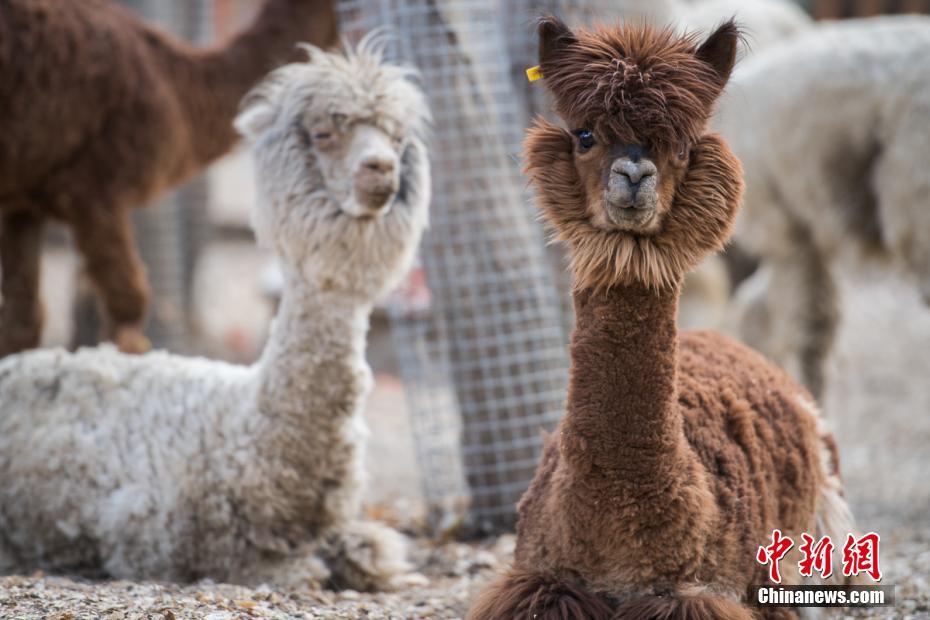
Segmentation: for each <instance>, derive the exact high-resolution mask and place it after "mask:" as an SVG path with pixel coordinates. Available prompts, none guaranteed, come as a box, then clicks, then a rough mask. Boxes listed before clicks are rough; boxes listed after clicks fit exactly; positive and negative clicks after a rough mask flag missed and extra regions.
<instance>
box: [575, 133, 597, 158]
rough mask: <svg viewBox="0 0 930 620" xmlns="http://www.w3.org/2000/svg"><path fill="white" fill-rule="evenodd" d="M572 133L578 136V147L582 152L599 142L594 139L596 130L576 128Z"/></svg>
mask: <svg viewBox="0 0 930 620" xmlns="http://www.w3.org/2000/svg"><path fill="white" fill-rule="evenodd" d="M572 133H574V134H575V137H576V138H578V148H579V150H581V152H582V153H583V152H585V151H587V150H588V149H590V148H591V147H592V146H594V145H595V144H597V140H595V139H594V132H592V131H591V130H590V129H576V130H575V131H573V132H572Z"/></svg>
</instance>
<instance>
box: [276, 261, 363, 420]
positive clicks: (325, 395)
mask: <svg viewBox="0 0 930 620" xmlns="http://www.w3.org/2000/svg"><path fill="white" fill-rule="evenodd" d="M286 280H287V282H286V286H285V289H284V294H283V296H282V298H281V304H280V306H279V308H278V313H277V315H276V317H275V320H274V323H273V325H272V328H271V335H270V337H269V340H268V344H267V346H266V347H265V351H264V353H263V354H262V359H261V362H260V370H259V372H260V389H259V403H260V406H261V409H262V411H263V412H264V413H266V414H268V415H271V416H273V417H283V418H285V419H287V420H290V421H294V422H299V423H300V425H301V426H310V423H308V422H307V420H306V418H307V416H308V414H314V413H317V412H316V411H314V409H318V408H320V407H324V408H326V409H327V411H325V412H323V415H325V417H326V418H327V419H332V418H340V419H344V418H345V417H346V416H349V415H351V414H353V413H354V412H355V411H356V407H357V406H358V405H359V404H360V401H361V399H362V398H363V397H364V395H365V393H366V392H367V389H368V384H367V365H366V362H365V340H366V335H367V333H368V322H369V315H370V314H371V308H372V303H371V302H370V301H368V300H366V299H362V298H360V297H357V296H353V295H350V294H346V293H343V292H333V291H320V290H318V289H315V288H312V287H309V286H308V285H307V284H306V283H305V282H304V281H303V280H301V279H300V278H299V276H295V275H289V276H287V277H286ZM316 430H319V429H316Z"/></svg>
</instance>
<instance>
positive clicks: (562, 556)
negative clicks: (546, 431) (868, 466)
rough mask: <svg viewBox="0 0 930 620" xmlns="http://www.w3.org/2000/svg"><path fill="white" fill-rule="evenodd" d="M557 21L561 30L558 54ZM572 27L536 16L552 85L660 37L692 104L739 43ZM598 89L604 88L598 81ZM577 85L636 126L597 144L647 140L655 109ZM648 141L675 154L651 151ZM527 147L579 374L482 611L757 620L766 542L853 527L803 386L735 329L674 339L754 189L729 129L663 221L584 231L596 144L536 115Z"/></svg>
mask: <svg viewBox="0 0 930 620" xmlns="http://www.w3.org/2000/svg"><path fill="white" fill-rule="evenodd" d="M547 29H548V30H550V31H551V30H555V31H556V32H559V33H560V34H558V35H557V36H556V37H555V50H556V51H555V52H553V45H552V42H553V37H552V36H551V34H552V33H551V32H550V33H549V34H548V35H547V32H546V31H547ZM566 32H567V30H566V29H564V26H561V25H560V24H555V25H553V24H552V23H551V21H549V22H545V23H544V25H543V33H542V34H543V44H542V47H543V49H542V52H541V57H542V58H543V59H544V64H543V72H544V75H545V76H546V79H547V80H548V79H549V76H550V75H552V71H553V70H555V68H557V67H559V66H560V62H559V58H560V57H561V56H560V55H561V54H564V55H565V56H566V57H567V58H568V59H569V60H568V62H569V63H571V64H573V65H574V66H575V67H576V70H579V71H580V70H582V69H583V68H585V67H588V66H589V65H590V64H592V63H585V62H584V58H585V54H588V55H590V56H591V57H592V58H593V59H594V60H596V61H597V62H600V64H599V65H598V64H597V63H594V64H595V65H596V66H601V71H603V72H608V71H610V66H611V63H609V62H601V61H602V60H603V59H602V54H601V52H600V50H602V49H603V48H604V47H605V46H608V45H609V46H610V49H611V50H614V52H613V53H615V54H616V55H617V56H618V58H617V59H616V60H617V63H619V64H621V65H624V66H626V65H634V66H637V67H638V66H639V63H640V62H641V61H640V60H639V59H638V57H636V56H634V57H630V56H627V55H625V54H627V53H628V52H627V50H631V49H637V48H636V47H635V45H636V44H640V43H639V42H642V41H658V42H660V43H661V45H660V46H657V45H658V44H656V45H653V46H652V47H650V48H649V49H651V50H655V51H654V54H653V55H649V56H648V58H649V61H648V63H649V64H650V66H662V67H664V73H663V74H662V77H661V81H660V82H651V87H652V88H654V89H655V90H656V92H668V93H671V92H675V93H677V95H676V96H677V97H678V98H679V99H682V100H689V98H688V96H687V95H686V94H685V93H684V92H679V91H685V90H687V89H690V88H694V76H695V75H705V72H703V71H698V70H696V69H694V62H695V61H694V59H695V58H696V59H699V60H700V62H706V63H707V64H708V66H709V67H711V69H712V70H713V71H714V72H715V74H716V75H718V76H722V77H721V79H723V81H725V79H726V76H728V75H729V72H730V69H731V68H732V63H733V51H734V49H735V44H736V38H737V37H736V28H735V26H733V25H732V24H725V25H724V26H723V27H721V29H719V30H718V31H717V32H716V33H714V34H712V35H711V37H710V38H709V40H708V43H706V44H705V45H704V46H701V47H700V48H697V49H695V48H694V47H693V45H692V43H691V42H690V40H684V41H678V42H676V41H673V40H671V39H670V38H669V35H668V34H666V33H664V32H658V33H657V32H653V31H650V30H648V29H647V30H645V31H638V30H635V29H630V28H621V29H617V30H613V31H609V30H601V31H597V33H596V34H594V35H582V36H579V37H577V38H575V37H574V35H573V34H572V33H567V34H566ZM547 37H548V39H547ZM597 38H601V39H603V40H604V42H603V43H601V44H598V43H597V41H596V40H595V39H597ZM566 41H569V42H568V43H566ZM571 41H576V42H575V43H572V42H571ZM628 41H630V42H631V43H628ZM576 46H577V47H576ZM728 46H731V47H728ZM708 49H711V50H714V51H713V53H709V52H707V50H708ZM689 50H690V51H689ZM551 54H555V55H554V56H553V55H551ZM663 54H667V56H668V57H667V58H666V57H663V56H662V55H663ZM682 54H685V55H690V56H691V60H688V61H685V60H684V59H682V56H681V55H682ZM656 55H657V56H656ZM701 59H703V60H701ZM617 63H614V64H617ZM547 66H548V67H549V69H548V70H547V69H546V67H547ZM678 69H681V71H678ZM634 72H635V71H634ZM566 79H568V78H566ZM656 80H660V78H656ZM562 83H563V82H561V81H557V82H556V83H555V84H556V85H553V84H552V83H551V82H550V83H549V85H550V87H553V88H557V87H558V86H557V85H558V84H562ZM570 83H571V84H575V82H570ZM588 83H589V85H590V88H592V89H594V90H597V89H599V88H600V86H599V84H600V81H599V80H598V79H597V75H596V74H595V75H591V76H589V78H588ZM711 86H712V88H713V89H714V91H713V92H714V93H716V94H719V93H720V90H721V88H722V86H723V84H722V83H721V82H720V81H719V80H716V79H715V80H712V85H711ZM579 88H580V87H579ZM698 90H699V92H700V93H703V92H704V90H702V89H700V88H699V89H698ZM555 94H556V99H557V100H558V99H559V95H560V93H559V92H558V91H556V93H555ZM573 96H574V97H576V98H577V100H578V101H581V102H588V101H596V103H594V104H592V105H593V107H594V110H593V111H588V110H587V109H580V110H579V109H575V108H567V109H570V110H572V112H573V113H578V114H580V115H581V116H583V117H589V116H590V115H591V114H595V113H598V110H602V111H609V113H610V114H611V115H618V116H625V118H622V119H619V120H618V119H617V118H611V119H610V120H611V124H612V126H614V127H616V128H617V130H618V131H627V128H629V129H630V130H632V132H633V133H632V136H630V135H621V136H619V137H617V136H615V135H614V134H611V133H605V132H602V133H600V135H598V140H599V141H607V140H609V139H610V138H613V139H614V140H619V141H623V142H625V141H629V140H631V139H632V140H634V141H635V142H637V143H640V144H642V143H644V142H645V143H647V144H648V140H650V139H652V138H651V136H652V134H651V133H650V130H649V129H648V128H643V129H644V131H642V132H640V131H639V129H640V126H639V123H643V122H647V120H646V119H653V118H658V117H659V116H661V114H662V113H663V110H662V109H660V110H658V111H656V110H654V111H652V112H643V111H639V110H636V111H635V114H633V113H631V114H629V115H627V114H626V112H625V108H624V106H623V105H619V107H617V106H613V105H612V104H611V103H609V102H608V103H607V104H604V103H603V102H601V101H599V100H592V99H590V98H588V99H586V98H585V97H584V93H583V92H580V91H579V92H576V93H574V94H573ZM616 96H622V95H616ZM657 96H658V95H657ZM715 96H716V95H715ZM693 97H694V99H695V100H697V101H702V102H703V103H702V105H703V106H704V108H702V109H700V110H697V111H696V112H695V114H694V115H695V117H696V119H694V118H692V119H690V120H689V122H685V123H684V125H685V133H686V134H688V133H689V132H691V131H693V130H694V127H698V126H700V127H703V123H704V122H705V121H706V119H707V117H708V115H709V113H710V106H711V105H712V103H713V98H711V99H709V100H705V99H701V97H703V95H700V94H694V95H693ZM655 101H656V99H644V100H642V102H641V104H642V105H656V104H655ZM658 107H660V108H661V107H662V106H658ZM564 109H566V108H563V110H564ZM605 113H607V112H605ZM671 118H674V119H677V118H678V117H677V116H673V117H671ZM631 119H634V120H631ZM691 121H693V122H694V123H698V124H697V125H694V124H690V122H691ZM669 122H673V121H672V120H669ZM674 122H677V120H676V121H674ZM659 124H660V125H661V124H663V123H662V122H659ZM611 131H612V130H611ZM689 139H690V137H689ZM649 149H650V150H651V152H652V153H654V154H656V153H657V154H658V155H652V156H653V157H662V156H663V155H662V153H663V151H662V150H661V149H659V148H658V147H649ZM526 151H527V161H528V163H527V171H528V173H529V174H530V177H531V179H532V180H533V183H534V185H535V186H536V189H537V191H538V195H539V201H540V206H541V210H542V214H543V216H544V218H545V219H546V220H547V221H548V223H549V224H550V226H552V228H553V229H554V231H555V232H556V234H558V235H559V236H560V237H561V238H562V239H564V240H565V241H567V242H568V245H569V251H570V254H571V255H572V268H573V273H574V277H575V291H574V300H575V315H576V327H575V331H574V333H573V335H572V344H571V356H572V368H571V377H570V385H569V393H568V402H567V410H566V415H565V418H564V419H563V420H562V422H561V424H560V426H559V428H558V430H557V432H556V433H555V434H554V435H552V437H551V438H549V440H548V442H547V444H546V446H545V448H544V452H543V456H542V459H541V462H540V464H539V467H538V469H537V472H536V477H535V479H534V481H533V483H532V485H531V486H530V488H529V490H528V491H527V492H526V494H525V495H524V497H523V499H522V500H521V502H520V505H519V507H518V511H519V515H520V521H519V526H518V539H517V548H516V555H515V562H514V572H513V573H511V575H509V576H507V577H505V578H503V579H502V580H501V581H500V582H498V583H497V584H495V585H494V586H492V588H491V589H489V590H488V591H487V592H486V593H484V594H483V595H482V596H481V597H480V599H479V601H478V603H477V604H476V606H475V609H474V611H473V612H472V614H471V617H472V618H476V619H484V618H509V617H523V616H521V615H520V614H522V613H524V611H523V610H525V609H526V606H527V603H526V601H527V600H533V601H537V600H539V601H541V603H538V604H537V606H539V605H542V604H545V607H543V608H541V610H540V611H544V612H545V613H546V614H548V615H547V616H546V617H552V618H568V617H573V616H571V615H560V614H561V613H562V612H561V611H560V609H562V608H563V607H564V606H565V604H566V601H567V602H568V604H570V605H571V606H570V607H568V609H575V608H576V607H575V606H577V605H588V606H589V607H592V608H594V609H599V607H598V605H599V604H600V603H603V602H606V603H607V604H608V605H610V606H611V608H612V610H613V611H612V613H613V615H612V617H614V618H643V619H659V618H663V619H664V618H669V619H677V618H681V619H684V618H690V619H704V618H708V619H709V618H714V619H717V618H733V619H735V620H738V619H744V618H751V617H754V615H755V612H754V611H753V610H751V609H750V608H749V607H748V606H746V605H744V604H743V603H742V601H744V600H745V597H746V595H747V593H748V592H749V589H750V588H751V586H753V585H755V584H761V583H764V582H765V580H766V576H767V574H766V572H765V570H764V569H763V567H762V566H760V565H759V564H758V563H757V562H756V560H755V553H756V550H757V548H758V546H759V545H763V544H765V543H766V541H767V540H770V537H771V533H772V530H773V529H774V528H780V529H781V530H782V532H783V533H785V534H786V535H789V536H792V537H799V536H800V533H801V532H818V523H819V522H820V523H826V522H829V523H830V524H831V525H832V526H834V527H839V528H840V529H843V528H845V527H847V526H850V524H849V523H848V522H846V521H843V519H842V518H841V516H843V517H844V516H847V513H846V511H845V505H844V504H843V503H842V500H841V499H839V496H838V489H839V482H838V480H837V479H836V477H835V475H834V472H835V471H836V467H837V465H836V463H835V462H834V461H835V458H836V455H835V445H834V444H833V443H832V439H831V438H830V436H829V434H826V433H825V432H824V431H823V429H822V425H821V424H820V422H819V420H818V418H817V417H816V411H815V410H812V408H811V406H810V404H809V403H810V402H811V398H810V396H809V394H808V393H807V392H806V391H805V390H804V388H802V387H800V386H798V385H797V384H795V383H794V382H792V381H791V379H790V378H789V377H788V376H787V375H785V373H783V372H782V371H781V370H779V369H777V368H775V367H773V366H771V365H770V364H769V363H767V362H766V360H765V359H763V358H762V357H761V356H760V355H758V354H757V353H755V352H753V351H751V350H749V349H747V348H745V347H744V346H742V345H740V344H739V343H737V342H734V341H732V340H730V339H728V338H726V337H724V336H721V335H719V334H715V333H711V332H697V333H684V334H682V335H681V336H680V337H679V334H678V330H677V326H676V314H677V306H678V297H679V292H680V286H681V281H682V278H683V275H684V272H685V271H686V270H687V269H688V268H690V267H692V266H693V265H694V264H695V263H696V262H697V261H699V260H700V259H701V258H702V257H703V256H705V255H706V254H708V253H709V252H712V251H714V250H716V249H719V248H720V247H721V246H722V244H723V243H724V241H725V240H726V238H727V235H728V234H729V231H730V229H731V226H732V223H733V219H734V218H735V216H736V212H737V210H738V203H739V200H740V194H741V190H742V183H741V179H740V167H739V164H738V162H737V161H736V159H735V158H734V157H733V155H732V154H731V153H730V151H729V149H728V148H727V146H726V144H725V143H724V141H723V140H722V139H721V138H719V137H717V136H713V135H701V136H698V137H696V138H695V139H694V142H693V145H692V147H691V148H690V153H689V154H688V157H687V158H686V164H685V166H684V167H685V171H684V173H683V174H682V178H681V180H680V181H676V185H675V187H674V193H673V198H672V199H671V200H670V201H669V203H668V204H665V205H662V206H661V207H660V208H659V209H658V210H657V212H658V213H659V223H658V225H657V227H655V228H653V227H650V228H648V229H647V231H646V232H642V231H640V232H637V231H635V230H634V231H630V230H617V229H609V228H606V229H605V228H603V227H599V226H597V225H595V224H592V219H593V218H592V215H591V205H592V197H591V196H590V195H585V194H586V192H587V190H586V189H585V188H584V187H583V186H582V184H581V183H580V181H579V177H580V176H581V174H582V173H581V171H580V170H582V169H583V168H584V166H585V165H586V164H585V159H584V158H585V157H586V155H585V153H586V152H587V149H583V148H579V147H577V146H576V145H575V143H574V141H573V140H572V137H571V135H570V134H569V133H568V132H566V131H564V130H562V129H560V128H558V127H556V126H554V125H550V124H542V123H541V124H539V125H537V126H536V128H534V129H533V130H531V132H530V135H529V137H528V139H527V143H526ZM646 152H647V153H648V152H650V151H646ZM665 156H666V157H670V156H671V155H668V154H666V155H665ZM657 169H658V174H659V175H660V176H661V175H662V174H664V173H663V170H674V167H667V166H665V167H664V166H663V165H662V163H661V162H660V163H659V165H658V166H657ZM608 171H609V167H608ZM608 176H609V175H608V173H605V174H604V178H605V181H604V183H606V182H607V181H606V179H607V177H608ZM661 182H662V180H661V179H660V180H659V183H660V184H661ZM659 186H660V185H659ZM595 198H597V197H595ZM605 200H606V199H605ZM594 202H597V201H596V200H595V201H594ZM825 498H826V499H825ZM831 533H833V534H834V535H835V532H831ZM796 561H797V558H793V557H790V556H789V558H788V559H786V560H783V565H784V567H785V568H784V569H783V571H782V573H783V575H784V578H785V581H786V583H787V582H790V580H792V579H794V580H798V579H799V576H798V573H797V571H796V570H794V571H792V570H791V562H796ZM534 588H535V589H534ZM543 592H544V593H545V595H544V596H543V595H541V594H540V593H543ZM584 592H587V593H588V594H583V593H584ZM537 595H539V596H537ZM778 613H779V614H781V615H782V616H784V613H783V611H779V612H778ZM789 615H794V614H793V612H790V613H789Z"/></svg>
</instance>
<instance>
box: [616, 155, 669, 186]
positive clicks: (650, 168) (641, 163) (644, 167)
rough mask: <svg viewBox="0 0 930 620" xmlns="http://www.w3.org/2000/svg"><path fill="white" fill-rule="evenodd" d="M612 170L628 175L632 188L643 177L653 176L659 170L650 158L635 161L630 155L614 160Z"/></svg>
mask: <svg viewBox="0 0 930 620" xmlns="http://www.w3.org/2000/svg"><path fill="white" fill-rule="evenodd" d="M610 171H611V172H612V173H613V174H618V175H621V176H624V177H626V179H627V182H628V183H629V185H630V189H633V188H635V187H636V186H638V185H639V183H640V182H641V181H642V180H643V179H645V178H647V177H651V176H653V175H654V174H655V173H656V172H658V171H657V169H656V165H655V164H654V163H652V162H651V161H649V160H648V159H640V160H638V161H633V160H632V159H630V158H629V157H621V158H619V159H616V160H614V163H613V164H612V165H611V166H610Z"/></svg>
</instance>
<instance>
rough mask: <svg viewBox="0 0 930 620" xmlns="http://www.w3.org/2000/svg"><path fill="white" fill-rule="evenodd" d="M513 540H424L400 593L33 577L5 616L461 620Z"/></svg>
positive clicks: (9, 601) (4, 583)
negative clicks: (470, 542) (437, 542)
mask: <svg viewBox="0 0 930 620" xmlns="http://www.w3.org/2000/svg"><path fill="white" fill-rule="evenodd" d="M513 542H514V539H513V537H512V536H504V537H501V538H500V539H498V540H497V541H494V542H493V543H485V544H474V545H466V544H461V543H446V544H443V545H438V546H434V545H432V544H430V543H429V542H427V541H425V540H423V539H418V540H415V541H413V544H412V549H411V555H412V559H413V561H414V562H415V564H416V566H417V568H418V571H419V572H418V573H416V574H414V575H412V576H411V577H410V578H409V579H408V580H407V581H408V582H407V584H406V586H405V587H404V588H403V589H401V590H398V591H396V592H381V593H375V594H367V593H359V592H354V591H351V590H350V591H343V592H338V593H334V592H328V591H319V590H313V589H310V588H307V589H298V590H276V589H274V588H272V587H269V586H261V587H259V588H255V589H251V588H245V587H241V586H233V585H227V584H215V583H212V582H208V581H204V582H200V583H196V584H192V585H189V586H179V585H175V584H167V583H152V582H142V583H140V582H132V581H110V582H87V581H76V580H73V579H68V578H64V577H52V576H43V575H33V576H30V577H6V578H2V579H0V618H10V619H19V618H22V619H30V620H31V619H33V618H49V619H53V620H82V619H84V618H88V619H90V618H106V619H107V620H122V619H124V618H125V619H130V618H131V619H146V620H149V619H151V620H174V619H176V618H177V619H180V618H203V619H205V620H232V619H237V618H307V619H317V618H320V619H322V618H327V619H328V618H373V619H374V618H423V619H426V618H461V617H462V616H463V615H464V613H465V610H466V609H467V606H468V602H469V601H470V600H471V597H472V596H474V594H475V593H476V592H477V590H478V589H479V588H480V587H481V585H482V584H483V583H485V582H486V580H487V579H489V578H490V577H491V576H492V575H493V574H494V573H495V571H496V570H497V569H499V568H500V567H501V566H502V563H503V562H505V561H506V559H507V558H509V557H510V555H511V554H512V549H513Z"/></svg>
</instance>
